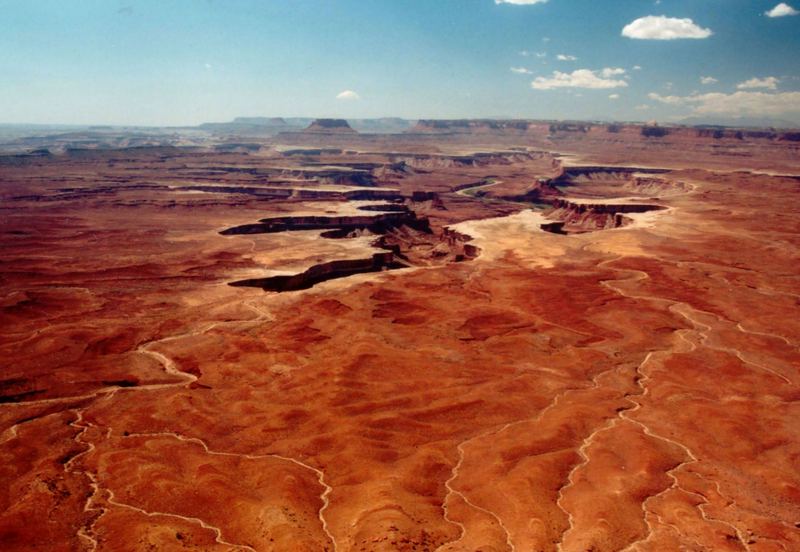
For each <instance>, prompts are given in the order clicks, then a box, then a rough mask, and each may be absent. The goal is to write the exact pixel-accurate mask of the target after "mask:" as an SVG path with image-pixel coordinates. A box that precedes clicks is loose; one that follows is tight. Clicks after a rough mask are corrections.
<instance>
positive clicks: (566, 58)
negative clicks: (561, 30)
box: [556, 54, 578, 61]
mask: <svg viewBox="0 0 800 552" xmlns="http://www.w3.org/2000/svg"><path fill="white" fill-rule="evenodd" d="M556 59H557V60H558V61H577V60H578V58H576V57H575V56H569V55H566V54H558V55H557V56H556Z"/></svg>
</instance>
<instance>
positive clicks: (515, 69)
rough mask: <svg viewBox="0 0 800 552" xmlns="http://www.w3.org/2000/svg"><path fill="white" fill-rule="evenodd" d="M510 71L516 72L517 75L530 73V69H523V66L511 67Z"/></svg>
mask: <svg viewBox="0 0 800 552" xmlns="http://www.w3.org/2000/svg"><path fill="white" fill-rule="evenodd" d="M511 72H512V73H516V74H518V75H530V74H531V71H530V69H525V68H524V67H512V68H511Z"/></svg>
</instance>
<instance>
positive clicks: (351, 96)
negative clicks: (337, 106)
mask: <svg viewBox="0 0 800 552" xmlns="http://www.w3.org/2000/svg"><path fill="white" fill-rule="evenodd" d="M336 99H337V100H351V101H352V100H360V99H361V96H359V95H358V93H357V92H353V91H352V90H342V91H341V92H339V93H338V94H336Z"/></svg>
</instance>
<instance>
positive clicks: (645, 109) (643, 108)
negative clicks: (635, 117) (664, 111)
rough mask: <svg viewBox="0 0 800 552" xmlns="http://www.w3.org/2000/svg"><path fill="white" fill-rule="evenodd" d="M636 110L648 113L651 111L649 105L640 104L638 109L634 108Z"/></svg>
mask: <svg viewBox="0 0 800 552" xmlns="http://www.w3.org/2000/svg"><path fill="white" fill-rule="evenodd" d="M634 109H635V110H637V111H647V110H648V109H650V106H649V105H647V104H639V105H637V106H636V107H634Z"/></svg>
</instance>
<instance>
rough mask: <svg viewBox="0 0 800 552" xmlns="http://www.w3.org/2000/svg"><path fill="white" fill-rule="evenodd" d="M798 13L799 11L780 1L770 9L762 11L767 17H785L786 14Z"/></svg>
mask: <svg viewBox="0 0 800 552" xmlns="http://www.w3.org/2000/svg"><path fill="white" fill-rule="evenodd" d="M798 13H800V11H797V10H796V9H794V8H793V7H791V6H790V5H789V4H787V3H786V2H781V3H780V4H778V5H777V6H775V7H774V8H772V9H771V10H769V11H766V12H764V15H766V16H767V17H786V16H787V15H797V14H798Z"/></svg>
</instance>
